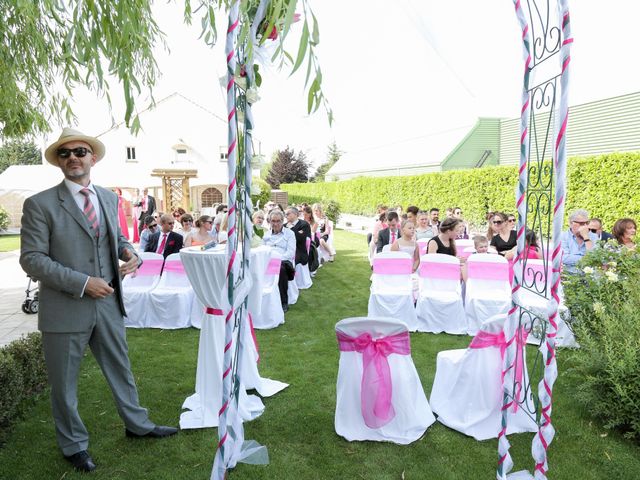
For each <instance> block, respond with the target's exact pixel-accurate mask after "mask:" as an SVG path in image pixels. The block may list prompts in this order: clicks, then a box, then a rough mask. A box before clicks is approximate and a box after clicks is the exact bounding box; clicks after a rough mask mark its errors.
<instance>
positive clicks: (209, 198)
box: [200, 187, 222, 208]
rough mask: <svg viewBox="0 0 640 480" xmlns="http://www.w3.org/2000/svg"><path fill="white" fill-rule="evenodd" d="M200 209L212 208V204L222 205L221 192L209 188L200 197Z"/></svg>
mask: <svg viewBox="0 0 640 480" xmlns="http://www.w3.org/2000/svg"><path fill="white" fill-rule="evenodd" d="M200 203H201V204H202V208H207V207H213V204H214V203H222V192H221V191H220V190H218V189H217V188H214V187H209V188H207V189H206V190H204V191H203V192H202V194H201V195H200Z"/></svg>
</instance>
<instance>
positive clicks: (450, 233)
mask: <svg viewBox="0 0 640 480" xmlns="http://www.w3.org/2000/svg"><path fill="white" fill-rule="evenodd" d="M462 228H463V225H462V220H460V219H459V218H453V217H449V218H445V219H444V220H443V221H442V223H441V224H440V233H438V235H436V236H435V237H433V238H432V239H431V240H429V243H428V244H427V253H444V254H445V255H453V256H454V257H455V256H456V254H457V252H456V236H457V235H458V234H459V233H460V232H461V231H462Z"/></svg>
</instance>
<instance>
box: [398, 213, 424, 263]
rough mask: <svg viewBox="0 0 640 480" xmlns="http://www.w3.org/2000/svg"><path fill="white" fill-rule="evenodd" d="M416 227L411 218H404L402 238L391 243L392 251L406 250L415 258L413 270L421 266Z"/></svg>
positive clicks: (401, 230)
mask: <svg viewBox="0 0 640 480" xmlns="http://www.w3.org/2000/svg"><path fill="white" fill-rule="evenodd" d="M415 230H416V227H415V225H414V224H413V222H412V221H411V220H403V221H402V223H401V224H400V234H401V236H400V238H398V239H397V240H396V241H395V242H393V244H391V251H392V252H405V253H408V254H409V255H411V258H413V271H414V272H415V271H416V270H417V269H418V267H419V266H420V250H419V249H418V242H416V240H415Z"/></svg>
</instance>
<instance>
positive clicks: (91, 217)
mask: <svg viewBox="0 0 640 480" xmlns="http://www.w3.org/2000/svg"><path fill="white" fill-rule="evenodd" d="M80 193H81V194H82V195H84V210H82V213H84V216H85V217H87V221H88V222H89V226H90V227H91V228H92V229H93V231H94V232H96V237H99V236H100V223H99V222H98V215H96V210H95V208H93V202H92V201H91V200H89V195H90V194H91V190H89V189H88V188H83V189H82V190H80Z"/></svg>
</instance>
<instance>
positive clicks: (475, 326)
mask: <svg viewBox="0 0 640 480" xmlns="http://www.w3.org/2000/svg"><path fill="white" fill-rule="evenodd" d="M510 306H511V287H510V286H509V262H507V260H505V259H504V258H503V257H501V256H500V255H486V254H481V253H475V254H473V255H470V256H469V258H467V282H466V288H465V311H466V313H467V325H468V327H467V333H469V335H475V334H476V333H478V331H479V330H480V327H481V326H482V322H484V321H485V320H488V319H489V318H491V317H493V316H494V315H499V314H501V313H504V314H506V313H507V312H508V311H509V307H510Z"/></svg>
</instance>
